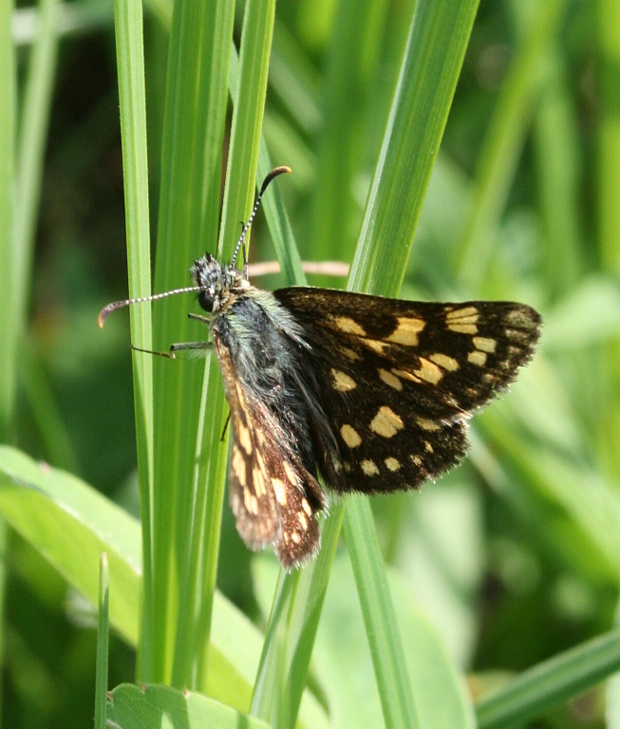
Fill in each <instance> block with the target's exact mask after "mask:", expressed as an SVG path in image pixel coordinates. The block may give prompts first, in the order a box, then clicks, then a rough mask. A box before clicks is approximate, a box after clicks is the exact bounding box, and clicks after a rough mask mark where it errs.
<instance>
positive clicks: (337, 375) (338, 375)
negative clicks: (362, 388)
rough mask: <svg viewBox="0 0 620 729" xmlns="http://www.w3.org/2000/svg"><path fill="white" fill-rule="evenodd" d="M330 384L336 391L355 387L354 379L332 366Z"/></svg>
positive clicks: (344, 390) (345, 390)
mask: <svg viewBox="0 0 620 729" xmlns="http://www.w3.org/2000/svg"><path fill="white" fill-rule="evenodd" d="M332 378H333V379H332V386H333V388H334V390H338V392H348V391H349V390H354V389H355V388H356V387H357V384H356V382H355V380H354V379H353V378H352V377H349V375H347V374H345V373H344V372H342V371H341V370H337V369H334V368H333V367H332Z"/></svg>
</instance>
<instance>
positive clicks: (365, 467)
mask: <svg viewBox="0 0 620 729" xmlns="http://www.w3.org/2000/svg"><path fill="white" fill-rule="evenodd" d="M360 466H361V467H362V471H363V472H364V473H365V474H366V476H376V475H377V474H378V473H379V469H378V468H377V464H376V463H375V462H374V461H371V460H369V459H368V458H366V459H365V460H363V461H362V462H361V463H360Z"/></svg>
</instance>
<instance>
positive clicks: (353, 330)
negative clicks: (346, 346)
mask: <svg viewBox="0 0 620 729" xmlns="http://www.w3.org/2000/svg"><path fill="white" fill-rule="evenodd" d="M334 323H335V324H336V326H337V327H338V329H340V331H341V332H345V334H358V335H359V336H360V337H363V336H365V335H366V330H365V329H364V328H363V327H361V326H360V325H359V324H358V323H357V322H356V321H355V319H351V317H350V316H335V317H334Z"/></svg>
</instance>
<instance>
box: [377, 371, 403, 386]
mask: <svg viewBox="0 0 620 729" xmlns="http://www.w3.org/2000/svg"><path fill="white" fill-rule="evenodd" d="M379 377H380V379H381V380H383V382H385V384H386V385H389V386H390V387H393V388H394V389H395V390H398V391H399V392H400V391H401V390H402V389H403V383H402V382H401V381H400V380H399V379H398V377H396V375H394V374H392V373H391V372H388V371H387V370H382V369H380V370H379Z"/></svg>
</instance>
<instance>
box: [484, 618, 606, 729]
mask: <svg viewBox="0 0 620 729" xmlns="http://www.w3.org/2000/svg"><path fill="white" fill-rule="evenodd" d="M619 669H620V630H614V631H611V632H610V633H608V634H607V635H603V636H600V637H598V638H595V639H593V640H590V641H588V642H587V643H583V644H582V645H580V646H577V647H576V648H573V649H571V650H569V651H565V652H564V653H559V654H558V655H556V656H554V657H553V658H551V659H549V660H548V661H545V662H544V663H540V664H538V665H537V666H534V667H533V668H530V669H528V670H526V671H523V673H521V674H520V675H519V676H518V677H517V678H515V679H514V680H513V681H511V682H510V683H509V684H508V685H507V686H506V687H505V688H504V689H502V690H500V691H499V692H498V693H497V694H495V695H494V696H490V697H489V698H487V699H484V700H482V701H479V702H478V704H477V705H476V715H477V718H478V727H479V729H499V728H500V727H501V728H502V729H503V728H504V727H511V726H521V725H523V724H524V723H525V722H527V721H528V720H530V719H534V718H536V717H539V716H541V715H543V714H546V713H548V712H550V711H552V710H553V709H555V708H557V707H558V706H560V705H562V704H563V703H565V702H566V701H568V700H569V699H571V698H572V697H574V696H576V695H577V694H579V693H581V692H582V691H585V690H586V689H587V688H590V687H591V686H594V685H596V684H597V683H598V682H599V681H601V680H602V679H604V678H605V677H607V676H609V675H610V674H612V673H614V672H615V671H617V670H619Z"/></svg>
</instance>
